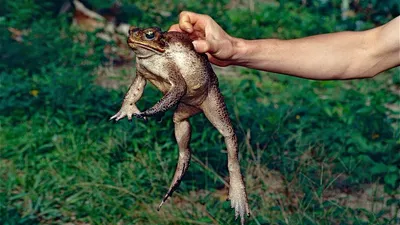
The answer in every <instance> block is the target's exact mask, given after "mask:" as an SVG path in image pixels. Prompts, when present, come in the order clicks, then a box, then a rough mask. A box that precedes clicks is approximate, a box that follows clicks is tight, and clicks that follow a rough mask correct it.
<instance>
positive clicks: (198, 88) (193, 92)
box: [148, 79, 209, 106]
mask: <svg viewBox="0 0 400 225" xmlns="http://www.w3.org/2000/svg"><path fill="white" fill-rule="evenodd" d="M148 81H149V82H150V83H152V84H153V85H154V86H155V87H156V88H157V89H158V90H160V91H161V92H162V93H163V94H166V93H167V92H168V91H169V90H170V89H171V84H170V83H169V82H168V81H164V80H162V79H148ZM185 81H186V85H187V89H186V94H185V95H184V96H183V97H182V99H181V102H183V103H185V104H188V105H193V106H197V105H200V104H201V103H202V102H203V101H204V99H205V98H206V97H207V93H208V90H209V81H208V79H205V80H196V81H194V80H193V79H192V80H185Z"/></svg>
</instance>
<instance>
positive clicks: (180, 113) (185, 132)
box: [157, 103, 201, 210]
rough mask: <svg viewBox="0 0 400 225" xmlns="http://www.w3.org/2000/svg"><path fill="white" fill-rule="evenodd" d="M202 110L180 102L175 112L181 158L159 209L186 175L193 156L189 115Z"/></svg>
mask: <svg viewBox="0 0 400 225" xmlns="http://www.w3.org/2000/svg"><path fill="white" fill-rule="evenodd" d="M200 111H201V110H200V109H198V108H195V107H193V106H189V105H186V104H184V103H180V104H179V105H178V108H177V109H176V111H175V113H174V124H175V138H176V141H177V142H178V147H179V159H178V164H177V165H176V170H175V174H174V178H173V179H172V183H171V186H170V188H169V189H168V192H167V194H166V195H165V196H164V198H163V200H162V201H161V204H160V205H159V206H158V209H157V210H160V208H161V206H162V205H163V204H164V202H165V201H166V200H167V199H168V197H169V196H171V195H172V193H173V192H174V191H175V189H176V188H178V186H179V184H180V182H181V180H182V178H183V175H185V172H186V171H187V169H188V167H189V162H190V156H191V152H190V148H189V142H190V136H191V128H190V124H189V120H188V119H189V117H191V116H193V115H195V114H197V113H199V112H200Z"/></svg>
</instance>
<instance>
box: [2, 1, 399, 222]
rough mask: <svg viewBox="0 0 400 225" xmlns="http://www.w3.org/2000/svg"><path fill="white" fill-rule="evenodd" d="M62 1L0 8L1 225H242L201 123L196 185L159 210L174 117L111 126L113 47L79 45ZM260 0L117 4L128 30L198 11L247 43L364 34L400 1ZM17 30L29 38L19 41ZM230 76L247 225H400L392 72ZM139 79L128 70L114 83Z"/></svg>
mask: <svg viewBox="0 0 400 225" xmlns="http://www.w3.org/2000/svg"><path fill="white" fill-rule="evenodd" d="M60 2H61V1H36V0H17V1H5V2H4V3H3V7H2V8H1V9H0V23H1V26H0V29H1V32H0V41H1V42H0V43H1V44H0V49H1V50H0V52H1V55H0V57H1V60H0V224H235V223H234V217H233V212H232V210H231V209H230V207H229V202H226V201H225V199H226V197H227V188H226V186H225V182H226V179H227V175H228V174H227V169H226V152H225V151H224V149H225V146H224V143H223V139H222V137H221V136H220V135H219V133H218V132H217V131H216V130H215V129H214V128H213V127H212V126H211V124H209V123H208V122H206V121H207V120H206V119H205V118H204V116H196V117H194V118H192V119H191V122H192V125H193V135H192V149H193V150H194V156H193V160H192V164H191V167H190V168H189V171H188V174H187V175H186V177H185V179H184V181H183V182H182V183H181V185H180V188H179V189H178V190H177V192H176V193H175V194H174V196H173V197H172V198H171V199H170V200H168V202H167V203H166V204H165V205H164V206H163V207H164V208H162V209H161V211H160V212H157V211H156V206H157V205H158V203H159V201H160V200H161V197H162V196H163V194H165V192H166V190H167V188H168V185H169V182H170V180H171V179H172V174H173V172H174V169H175V165H176V159H177V146H176V144H175V140H174V137H173V132H172V131H173V123H172V120H171V118H172V112H167V113H166V114H165V115H164V116H163V117H162V118H160V119H159V120H156V119H151V120H149V121H148V122H143V121H141V120H133V122H129V121H127V120H123V121H120V122H118V123H113V122H110V121H108V118H109V117H110V116H111V115H113V114H114V113H115V112H117V111H118V109H119V107H120V103H121V101H122V97H123V95H124V92H125V91H126V89H127V86H128V85H129V83H124V84H123V86H122V87H121V88H119V89H107V88H104V87H102V86H100V85H98V84H97V83H96V82H95V80H96V79H97V71H98V69H99V67H104V66H105V57H104V53H103V51H104V48H105V46H106V45H109V44H110V43H106V42H105V41H104V40H102V39H100V38H98V37H96V33H95V32H86V33H84V35H85V38H78V37H80V36H81V35H82V34H83V32H82V31H79V30H77V29H76V28H74V27H72V26H71V18H72V13H71V12H69V13H66V14H58V11H59V7H60V5H61V4H60ZM241 2H245V3H241ZM251 2H253V1H248V2H247V1H232V2H231V1H227V0H225V1H213V0H208V1H203V2H202V3H200V1H184V2H183V3H180V1H167V3H165V1H158V0H152V1H146V2H144V1H143V2H140V3H133V1H131V2H129V1H123V3H124V4H125V5H128V4H129V5H128V6H129V7H128V6H127V7H126V8H124V9H127V10H126V11H125V14H124V15H125V17H126V18H127V19H128V22H129V23H130V24H137V25H139V26H142V27H145V26H160V27H162V28H163V29H164V30H166V29H168V27H169V26H170V25H172V24H173V23H175V22H176V21H177V16H178V14H179V12H180V11H181V10H192V11H196V12H201V13H206V14H210V15H211V16H212V17H214V18H215V19H216V20H217V22H219V23H220V24H221V25H222V26H223V27H224V28H225V29H227V31H228V32H229V33H230V34H232V35H234V36H239V37H243V38H252V39H254V38H261V37H278V38H297V37H302V36H307V35H312V34H317V33H325V32H333V31H340V30H363V29H367V28H370V27H373V26H376V25H379V24H382V23H385V22H387V21H388V20H390V19H391V18H393V17H394V16H396V15H398V14H399V11H398V10H399V3H397V2H396V1H379V3H378V1H368V2H370V5H363V4H364V3H360V4H361V5H357V4H356V2H359V1H354V2H353V1H350V2H349V1H339V0H335V1H322V0H314V1H297V0H294V1H283V0H281V1H254V2H255V3H254V4H255V7H254V5H251V4H252V3H251ZM343 2H345V3H346V2H347V3H349V4H348V5H349V9H348V10H349V12H351V13H349V14H348V15H349V16H347V17H346V18H345V19H343V10H342V5H343V4H342V3H343ZM360 2H364V1H360ZM365 2H366V1H365ZM382 2H385V3H387V4H384V3H382ZM87 3H89V4H90V5H92V6H93V8H101V7H109V6H110V5H111V3H112V2H111V1H100V0H92V1H87ZM375 6H376V7H375ZM383 6H386V7H383ZM368 9H371V10H368ZM372 9H373V10H372ZM166 12H167V13H166ZM12 29H17V30H20V31H24V32H22V35H21V36H20V37H18V38H17V37H15V36H13V35H14V34H15V32H14V33H13V32H12V31H13V30H12ZM111 45H113V46H116V45H117V43H111ZM89 53H90V54H89ZM321 66H323V65H321ZM228 70H229V69H228ZM232 70H233V71H234V72H235V75H233V76H232V75H231V76H229V75H224V73H226V72H224V71H226V70H218V71H219V75H220V76H219V77H220V80H221V82H220V83H221V90H222V92H223V94H224V96H225V99H226V102H227V105H228V108H229V111H230V113H231V118H232V120H233V123H234V126H235V128H236V132H237V134H238V136H239V141H240V143H239V144H240V158H241V166H242V170H243V172H244V174H245V176H246V180H245V181H246V186H247V188H248V193H249V203H250V207H251V210H252V212H253V214H252V216H251V218H249V219H248V224H396V223H397V224H398V223H400V212H399V206H400V198H399V194H400V193H399V185H400V166H399V165H400V154H399V149H400V141H399V140H400V134H399V107H398V104H399V96H398V90H399V85H400V78H399V70H398V68H397V69H393V70H390V71H387V72H385V74H383V75H380V76H378V77H376V78H373V79H368V80H356V81H346V82H344V81H324V82H320V81H309V80H304V79H298V78H291V77H287V76H282V75H278V74H272V73H264V72H259V71H254V70H248V69H242V68H236V69H231V70H229V72H230V73H232ZM129 71H130V72H129ZM132 75H133V74H132V70H127V71H125V72H124V70H122V72H120V75H119V78H118V79H120V80H127V77H128V79H130V77H131V76H132ZM396 90H397V91H396ZM144 96H145V97H143V98H142V100H141V101H140V104H139V108H142V109H143V108H147V107H149V106H151V105H152V104H154V102H156V101H157V100H158V99H159V98H160V93H159V92H158V91H157V90H155V89H154V88H152V87H151V86H148V87H147V88H146V90H145V94H144ZM368 191H372V194H371V193H369V194H370V195H368V196H372V197H370V198H368V199H366V200H365V201H361V202H360V201H359V202H358V203H355V202H357V201H358V200H362V199H363V198H364V197H363V196H365V195H366V193H367V192H368ZM236 223H238V221H236Z"/></svg>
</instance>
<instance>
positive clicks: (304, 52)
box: [170, 11, 400, 80]
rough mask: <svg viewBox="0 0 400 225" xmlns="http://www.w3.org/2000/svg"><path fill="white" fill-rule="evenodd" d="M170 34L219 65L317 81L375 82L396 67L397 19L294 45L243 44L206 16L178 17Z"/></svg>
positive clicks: (399, 49)
mask: <svg viewBox="0 0 400 225" xmlns="http://www.w3.org/2000/svg"><path fill="white" fill-rule="evenodd" d="M170 31H179V32H187V33H188V34H189V35H190V38H192V40H194V41H193V44H194V46H195V49H196V51H197V52H199V53H207V55H208V57H209V60H210V61H211V62H212V63H214V64H216V65H219V66H228V65H239V66H245V67H249V68H253V69H259V70H264V71H270V72H276V73H282V74H288V75H291V76H297V77H302V78H307V79H315V80H343V79H358V78H369V77H373V76H375V75H377V74H379V73H381V72H382V71H385V70H388V69H390V68H393V67H396V66H399V65H400V17H397V18H395V19H393V20H392V21H390V22H389V23H387V24H385V25H382V26H380V27H376V28H374V29H370V30H366V31H360V32H338V33H330V34H322V35H315V36H310V37H305V38H299V39H293V40H278V39H260V40H244V39H240V38H235V37H232V36H230V35H228V34H227V33H226V32H225V31H224V30H223V29H222V28H221V27H220V26H219V25H218V24H217V23H216V22H215V21H214V20H213V19H212V18H211V17H210V16H208V15H202V14H197V13H193V12H186V11H185V12H182V13H181V14H180V16H179V24H174V25H172V26H171V28H170Z"/></svg>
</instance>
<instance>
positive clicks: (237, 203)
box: [229, 177, 250, 225]
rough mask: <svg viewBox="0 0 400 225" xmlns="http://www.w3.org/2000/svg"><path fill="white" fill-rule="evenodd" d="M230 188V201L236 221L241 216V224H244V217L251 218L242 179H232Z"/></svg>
mask: <svg viewBox="0 0 400 225" xmlns="http://www.w3.org/2000/svg"><path fill="white" fill-rule="evenodd" d="M230 179H231V180H230V187H229V200H230V201H231V208H233V209H235V219H237V217H238V216H240V222H241V224H242V225H243V224H244V220H245V219H244V218H245V217H244V215H245V214H246V215H247V216H250V210H249V204H248V203H247V195H246V191H245V187H244V184H243V181H242V178H241V177H239V178H236V177H231V178H230Z"/></svg>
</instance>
